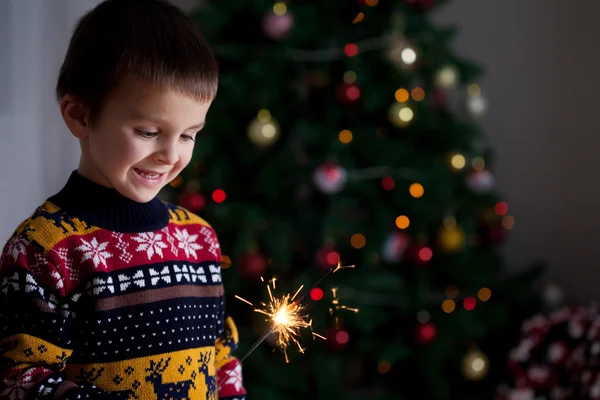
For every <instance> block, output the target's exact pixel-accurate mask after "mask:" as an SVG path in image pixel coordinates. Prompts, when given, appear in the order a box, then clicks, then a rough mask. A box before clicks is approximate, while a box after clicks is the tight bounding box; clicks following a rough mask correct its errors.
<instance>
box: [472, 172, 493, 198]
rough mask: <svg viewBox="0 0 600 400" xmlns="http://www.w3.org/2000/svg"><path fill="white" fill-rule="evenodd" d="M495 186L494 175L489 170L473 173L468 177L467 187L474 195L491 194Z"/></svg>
mask: <svg viewBox="0 0 600 400" xmlns="http://www.w3.org/2000/svg"><path fill="white" fill-rule="evenodd" d="M494 184H495V179H494V175H492V173H491V172H490V171H488V170H485V169H484V170H483V171H472V172H471V173H470V174H469V176H468V177H467V181H466V185H467V187H468V188H469V189H471V191H472V192H473V193H477V194H485V193H489V192H490V191H491V190H492V189H493V188H494Z"/></svg>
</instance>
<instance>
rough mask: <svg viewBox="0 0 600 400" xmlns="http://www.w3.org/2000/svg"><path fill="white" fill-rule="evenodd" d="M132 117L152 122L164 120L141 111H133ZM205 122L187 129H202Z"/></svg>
mask: <svg viewBox="0 0 600 400" xmlns="http://www.w3.org/2000/svg"><path fill="white" fill-rule="evenodd" d="M132 118H133V119H144V120H148V121H154V122H163V123H164V122H165V120H164V119H162V118H158V117H153V116H152V115H147V114H142V113H134V114H133V115H132ZM205 124H206V122H205V121H202V122H200V123H198V124H196V125H192V126H190V127H189V128H187V129H202V128H204V125H205Z"/></svg>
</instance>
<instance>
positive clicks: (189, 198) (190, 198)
mask: <svg viewBox="0 0 600 400" xmlns="http://www.w3.org/2000/svg"><path fill="white" fill-rule="evenodd" d="M178 203H179V205H180V206H181V207H183V208H187V209H188V210H190V211H191V212H197V211H200V210H201V209H202V208H204V206H205V205H206V199H205V198H204V196H202V195H201V194H200V193H190V192H183V193H181V195H180V196H179V201H178Z"/></svg>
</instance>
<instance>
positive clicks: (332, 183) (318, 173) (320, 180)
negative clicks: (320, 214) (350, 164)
mask: <svg viewBox="0 0 600 400" xmlns="http://www.w3.org/2000/svg"><path fill="white" fill-rule="evenodd" d="M313 180H314V183H315V185H316V186H317V188H319V190H321V191H322V192H323V193H325V194H333V193H337V192H339V191H340V190H342V189H343V188H344V186H345V185H346V182H347V181H348V173H347V172H346V170H345V169H344V168H343V167H341V166H339V165H336V164H323V165H321V166H319V167H318V168H317V169H316V170H315V173H314V175H313Z"/></svg>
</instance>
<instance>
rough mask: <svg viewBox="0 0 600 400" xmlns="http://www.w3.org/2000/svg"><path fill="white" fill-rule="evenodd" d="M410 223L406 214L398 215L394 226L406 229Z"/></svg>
mask: <svg viewBox="0 0 600 400" xmlns="http://www.w3.org/2000/svg"><path fill="white" fill-rule="evenodd" d="M409 225H410V219H409V218H408V217H407V216H406V215H399V216H398V217H397V218H396V226H397V227H398V228H400V229H406V228H408V226H409Z"/></svg>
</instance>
